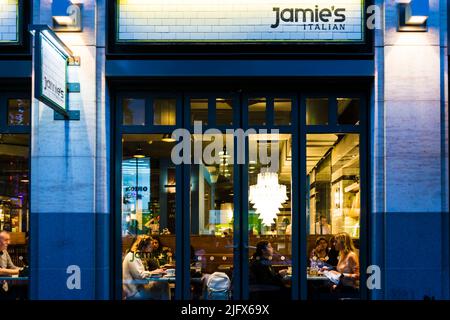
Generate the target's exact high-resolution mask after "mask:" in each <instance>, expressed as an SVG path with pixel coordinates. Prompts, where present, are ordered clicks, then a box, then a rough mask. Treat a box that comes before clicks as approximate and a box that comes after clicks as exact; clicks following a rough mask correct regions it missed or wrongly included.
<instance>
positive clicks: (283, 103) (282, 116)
mask: <svg viewBox="0 0 450 320" xmlns="http://www.w3.org/2000/svg"><path fill="white" fill-rule="evenodd" d="M274 110H275V125H278V126H290V125H291V110H292V100H291V99H280V98H276V99H275V100H274Z"/></svg>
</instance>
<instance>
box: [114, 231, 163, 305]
mask: <svg viewBox="0 0 450 320" xmlns="http://www.w3.org/2000/svg"><path fill="white" fill-rule="evenodd" d="M151 242H152V238H151V237H149V236H146V235H141V236H138V237H137V238H136V240H135V241H134V243H133V245H132V246H131V249H130V251H129V252H128V253H127V254H126V255H125V258H124V259H123V263H122V282H123V294H124V296H125V297H124V298H125V299H127V300H129V299H152V298H153V296H154V292H153V291H155V290H153V289H157V290H156V291H157V292H158V291H159V296H160V297H159V299H169V289H168V284H167V283H155V282H153V283H149V282H148V280H146V279H148V278H150V277H151V276H152V275H154V274H162V273H164V270H163V269H156V270H153V271H147V270H145V267H144V264H143V263H142V257H143V256H144V255H145V254H148V253H150V252H151V251H152V245H151Z"/></svg>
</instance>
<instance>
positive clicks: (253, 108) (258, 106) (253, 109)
mask: <svg viewBox="0 0 450 320" xmlns="http://www.w3.org/2000/svg"><path fill="white" fill-rule="evenodd" d="M266 107H267V101H266V98H254V99H249V100H248V124H249V125H266Z"/></svg>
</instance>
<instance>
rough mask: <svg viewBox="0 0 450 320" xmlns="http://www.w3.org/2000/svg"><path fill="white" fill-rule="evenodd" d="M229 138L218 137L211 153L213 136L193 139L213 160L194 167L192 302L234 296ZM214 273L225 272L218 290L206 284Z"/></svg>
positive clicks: (231, 180) (231, 143)
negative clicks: (208, 277)
mask: <svg viewBox="0 0 450 320" xmlns="http://www.w3.org/2000/svg"><path fill="white" fill-rule="evenodd" d="M226 137H227V136H226V135H219V136H218V140H217V141H218V142H219V144H220V145H219V144H218V145H217V148H213V149H214V150H212V149H210V147H209V146H210V144H211V143H212V141H210V140H212V136H208V135H204V136H196V135H193V136H192V139H193V142H194V143H196V142H197V143H198V142H200V143H201V145H202V153H205V154H208V155H211V158H210V159H209V160H211V161H209V160H208V159H207V158H205V157H203V161H201V162H202V163H201V164H193V165H191V238H190V240H191V243H190V245H191V288H192V299H231V295H232V290H231V280H232V277H233V222H234V207H233V203H234V202H233V201H234V200H233V199H234V192H233V186H234V185H233V184H234V181H233V161H232V150H233V136H232V135H229V136H228V138H229V139H230V141H227V138H226ZM198 139H201V140H198ZM215 141H216V140H214V141H213V142H215ZM194 143H192V145H194ZM208 150H209V151H211V152H209V151H208ZM193 154H194V153H193ZM214 272H222V273H224V274H222V279H216V280H217V281H218V282H220V283H221V284H222V285H221V286H220V287H221V290H219V291H218V290H213V289H214V288H209V287H208V286H207V282H205V276H211V275H212V274H213V273H214ZM216 275H217V274H216ZM202 279H203V280H202ZM215 289H217V288H215Z"/></svg>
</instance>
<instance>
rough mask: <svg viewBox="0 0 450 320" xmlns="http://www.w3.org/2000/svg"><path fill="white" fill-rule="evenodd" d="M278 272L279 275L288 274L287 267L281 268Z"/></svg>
mask: <svg viewBox="0 0 450 320" xmlns="http://www.w3.org/2000/svg"><path fill="white" fill-rule="evenodd" d="M278 273H279V274H280V276H282V277H285V276H286V275H287V274H288V269H282V270H280V271H278Z"/></svg>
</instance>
